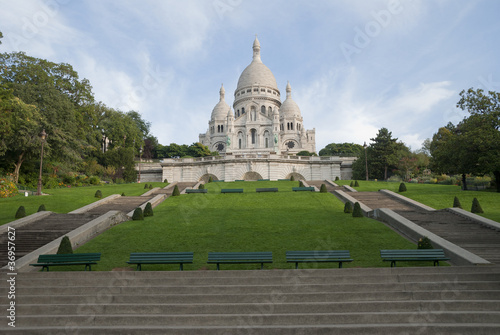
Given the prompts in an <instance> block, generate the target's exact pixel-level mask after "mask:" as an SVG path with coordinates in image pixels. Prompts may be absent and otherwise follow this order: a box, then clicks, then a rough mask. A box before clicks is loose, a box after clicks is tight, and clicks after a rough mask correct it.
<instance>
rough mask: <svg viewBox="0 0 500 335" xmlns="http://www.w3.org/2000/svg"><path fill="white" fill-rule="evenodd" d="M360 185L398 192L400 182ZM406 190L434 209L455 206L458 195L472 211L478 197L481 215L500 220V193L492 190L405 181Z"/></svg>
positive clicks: (362, 188)
mask: <svg viewBox="0 0 500 335" xmlns="http://www.w3.org/2000/svg"><path fill="white" fill-rule="evenodd" d="M336 183H337V184H338V185H349V184H350V183H351V181H350V180H337V181H336ZM358 183H359V187H356V188H355V189H356V190H357V191H360V192H368V191H373V192H376V191H378V190H380V189H386V190H390V191H394V192H396V193H398V189H399V184H400V183H391V182H383V181H358ZM405 185H406V189H407V191H406V192H403V193H401V195H404V196H405V197H408V198H410V199H413V200H416V201H418V202H421V203H423V204H425V205H427V206H430V207H432V208H434V209H443V208H449V207H453V199H454V198H455V196H456V197H458V199H459V200H460V203H461V204H462V208H463V209H465V210H467V211H470V210H471V207H472V200H473V199H474V198H477V199H478V200H479V203H480V204H481V207H482V208H483V210H484V214H480V215H481V216H483V217H485V218H488V219H490V220H494V221H497V222H500V193H498V192H492V191H489V190H488V191H462V189H461V188H460V186H455V185H440V184H412V183H405Z"/></svg>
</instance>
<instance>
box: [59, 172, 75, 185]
mask: <svg viewBox="0 0 500 335" xmlns="http://www.w3.org/2000/svg"><path fill="white" fill-rule="evenodd" d="M62 181H63V183H65V184H68V185H74V184H75V182H76V178H75V176H73V175H72V174H67V175H65V176H63V178H62Z"/></svg>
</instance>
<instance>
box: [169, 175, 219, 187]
mask: <svg viewBox="0 0 500 335" xmlns="http://www.w3.org/2000/svg"><path fill="white" fill-rule="evenodd" d="M213 181H214V180H213V179H212V176H210V177H208V182H209V183H211V182H213ZM176 186H177V185H176Z"/></svg>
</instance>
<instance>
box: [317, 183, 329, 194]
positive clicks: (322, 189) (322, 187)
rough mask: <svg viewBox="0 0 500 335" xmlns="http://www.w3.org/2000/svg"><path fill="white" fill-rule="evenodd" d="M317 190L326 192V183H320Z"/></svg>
mask: <svg viewBox="0 0 500 335" xmlns="http://www.w3.org/2000/svg"><path fill="white" fill-rule="evenodd" d="M319 191H320V192H321V193H328V190H327V189H326V185H325V184H321V187H320V188H319Z"/></svg>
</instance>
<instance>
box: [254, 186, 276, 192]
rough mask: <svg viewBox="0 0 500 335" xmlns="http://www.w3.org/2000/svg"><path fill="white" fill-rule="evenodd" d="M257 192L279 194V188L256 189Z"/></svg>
mask: <svg viewBox="0 0 500 335" xmlns="http://www.w3.org/2000/svg"><path fill="white" fill-rule="evenodd" d="M255 192H257V193H260V192H278V188H277V187H264V188H256V189H255Z"/></svg>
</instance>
